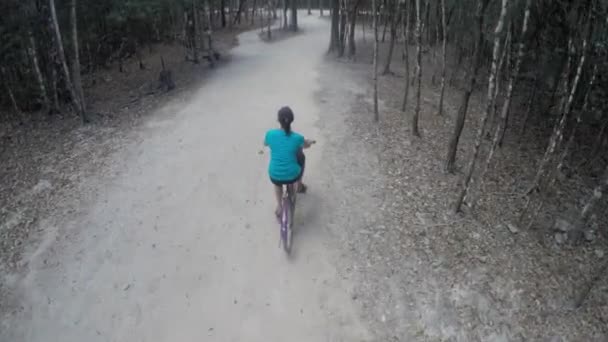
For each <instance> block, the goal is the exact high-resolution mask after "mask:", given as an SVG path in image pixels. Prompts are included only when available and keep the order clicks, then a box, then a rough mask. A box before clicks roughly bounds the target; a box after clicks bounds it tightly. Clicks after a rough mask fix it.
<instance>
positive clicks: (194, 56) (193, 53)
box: [188, 0, 200, 64]
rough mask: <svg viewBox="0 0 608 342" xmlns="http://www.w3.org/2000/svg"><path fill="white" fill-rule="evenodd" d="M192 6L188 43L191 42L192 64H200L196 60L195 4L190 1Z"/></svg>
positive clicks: (193, 1)
mask: <svg viewBox="0 0 608 342" xmlns="http://www.w3.org/2000/svg"><path fill="white" fill-rule="evenodd" d="M191 6H192V9H191V10H192V27H191V29H190V30H189V31H190V35H191V36H190V41H191V45H190V47H191V48H192V59H193V60H192V61H193V62H194V64H198V63H199V62H200V60H199V58H198V44H197V42H198V35H197V32H198V22H197V21H198V18H197V15H196V4H195V0H192V3H191ZM188 27H190V25H188Z"/></svg>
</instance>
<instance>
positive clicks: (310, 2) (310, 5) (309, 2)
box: [308, 0, 312, 15]
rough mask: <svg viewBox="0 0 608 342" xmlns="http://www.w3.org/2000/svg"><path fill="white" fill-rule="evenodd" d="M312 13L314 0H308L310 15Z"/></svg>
mask: <svg viewBox="0 0 608 342" xmlns="http://www.w3.org/2000/svg"><path fill="white" fill-rule="evenodd" d="M311 14H312V0H308V15H311Z"/></svg>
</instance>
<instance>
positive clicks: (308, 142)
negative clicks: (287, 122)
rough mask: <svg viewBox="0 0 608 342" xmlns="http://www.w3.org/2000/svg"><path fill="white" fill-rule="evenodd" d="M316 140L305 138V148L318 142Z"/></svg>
mask: <svg viewBox="0 0 608 342" xmlns="http://www.w3.org/2000/svg"><path fill="white" fill-rule="evenodd" d="M316 143H317V141H316V140H311V139H304V148H309V147H310V146H312V145H314V144H316Z"/></svg>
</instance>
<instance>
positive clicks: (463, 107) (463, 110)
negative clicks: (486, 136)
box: [445, 0, 489, 173]
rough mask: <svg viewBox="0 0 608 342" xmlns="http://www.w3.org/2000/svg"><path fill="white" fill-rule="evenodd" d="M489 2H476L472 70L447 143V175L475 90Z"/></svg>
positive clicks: (480, 0) (452, 167) (453, 166)
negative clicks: (485, 14) (485, 15)
mask: <svg viewBox="0 0 608 342" xmlns="http://www.w3.org/2000/svg"><path fill="white" fill-rule="evenodd" d="M488 2H489V0H478V2H477V11H476V13H475V18H476V19H477V32H476V34H477V37H476V42H475V50H474V51H473V63H472V68H471V70H470V77H469V82H468V84H467V89H466V90H465V92H464V93H463V95H462V102H461V104H460V108H458V115H457V117H456V123H455V125H454V132H453V133H452V136H451V137H450V141H449V143H448V153H447V157H446V164H445V171H446V172H449V173H453V172H454V168H455V163H456V152H457V151H458V142H459V140H460V135H461V134H462V129H463V128H464V122H465V119H466V116H467V110H468V108H469V100H470V99H471V94H472V93H473V89H474V88H475V83H476V81H477V72H478V71H479V67H480V65H481V55H482V53H481V49H482V44H483V22H484V12H485V10H486V7H487V6H488Z"/></svg>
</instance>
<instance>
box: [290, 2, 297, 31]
mask: <svg viewBox="0 0 608 342" xmlns="http://www.w3.org/2000/svg"><path fill="white" fill-rule="evenodd" d="M289 29H290V30H292V31H293V32H296V31H298V1H297V0H291V22H290V23H289Z"/></svg>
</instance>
